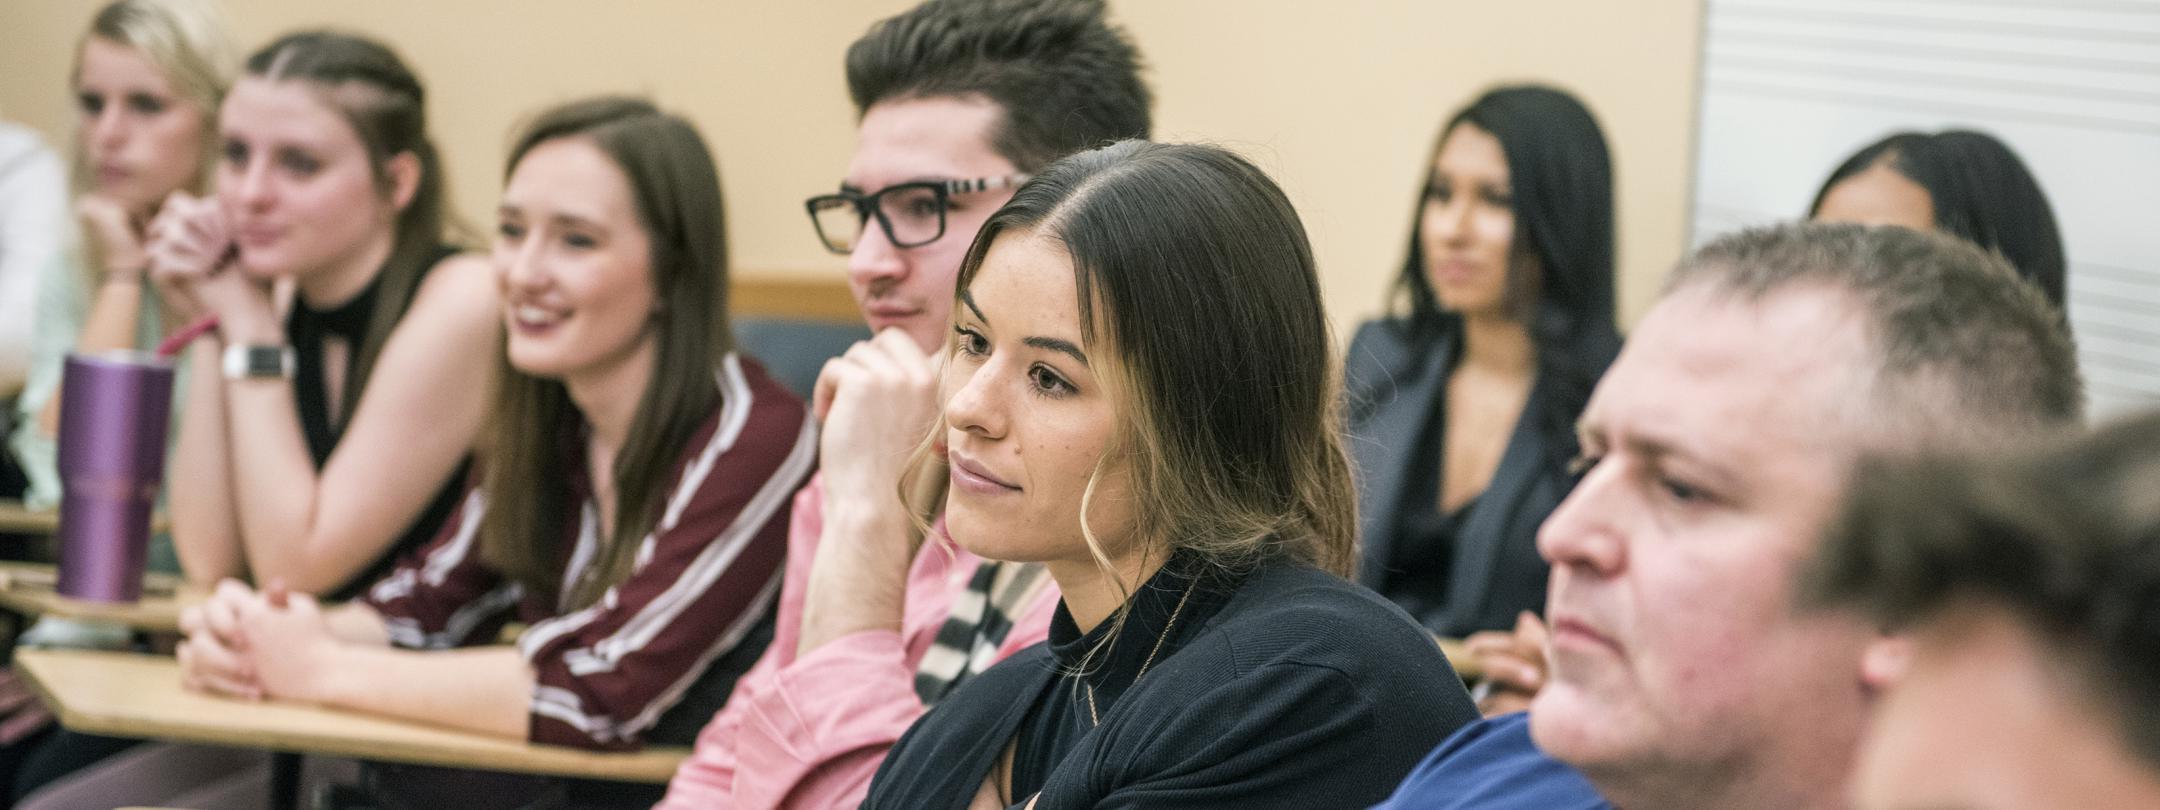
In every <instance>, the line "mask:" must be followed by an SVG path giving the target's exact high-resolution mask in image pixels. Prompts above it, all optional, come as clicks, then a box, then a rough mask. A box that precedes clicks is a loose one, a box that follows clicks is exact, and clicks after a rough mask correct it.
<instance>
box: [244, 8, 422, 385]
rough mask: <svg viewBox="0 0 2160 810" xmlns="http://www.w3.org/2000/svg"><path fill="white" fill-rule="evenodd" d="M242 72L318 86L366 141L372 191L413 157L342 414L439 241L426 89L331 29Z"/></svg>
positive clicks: (380, 52)
mask: <svg viewBox="0 0 2160 810" xmlns="http://www.w3.org/2000/svg"><path fill="white" fill-rule="evenodd" d="M246 70H247V75H249V76H253V77H257V78H261V79H266V80H269V81H300V82H305V83H308V84H311V85H313V86H314V87H315V89H316V90H317V91H318V92H317V93H316V97H317V98H320V99H322V102H323V104H324V105H326V106H328V107H329V108H330V109H333V110H336V111H338V112H339V113H340V114H342V115H344V117H345V122H346V123H348V124H350V125H352V128H353V132H354V133H356V134H358V135H359V136H360V143H361V145H363V146H364V147H366V148H367V153H368V165H369V167H370V168H371V169H372V170H373V171H374V175H375V186H376V190H377V191H378V192H379V193H382V194H384V195H388V194H389V193H390V189H391V184H392V180H391V177H390V160H391V159H392V158H395V157H397V156H398V155H403V154H410V155H412V156H413V157H415V158H417V159H418V160H419V162H420V183H419V186H418V187H417V188H415V189H414V190H413V196H412V200H411V201H409V202H408V203H406V205H405V209H404V210H403V211H400V212H398V217H397V230H396V233H395V235H394V236H393V238H392V241H391V246H390V258H389V260H387V261H385V262H383V267H382V271H381V273H380V274H379V275H377V276H376V284H377V285H378V286H377V287H376V294H375V295H376V297H375V311H374V312H373V313H372V314H370V315H369V316H368V327H367V332H366V334H365V335H363V336H362V337H361V339H360V345H358V346H356V347H354V349H353V375H352V379H350V380H347V381H346V383H345V394H344V396H343V397H342V398H343V400H344V402H343V403H342V404H341V405H340V406H339V408H338V413H344V414H350V413H352V412H353V410H354V408H356V407H357V406H358V405H359V404H360V394H361V393H362V392H363V391H365V390H367V381H368V377H369V376H370V375H372V374H374V372H375V360H376V358H377V357H379V356H380V355H381V354H382V349H383V344H385V343H388V342H389V340H390V333H391V332H392V331H393V330H395V329H396V328H397V324H398V321H399V320H401V319H403V318H404V317H405V311H406V310H407V309H410V308H411V307H412V302H413V297H414V296H415V295H416V294H418V293H419V291H420V279H421V277H422V276H425V275H426V274H427V271H428V268H429V267H431V266H433V265H434V263H435V259H436V256H437V254H438V253H439V252H440V251H441V249H442V246H443V239H444V237H443V234H444V228H445V221H446V220H447V219H448V218H449V213H448V203H447V202H445V200H444V199H443V168H442V159H441V158H440V157H438V156H437V155H436V153H435V144H434V143H432V142H430V141H429V140H428V137H427V92H426V91H425V90H424V89H422V88H421V86H420V79H419V77H417V76H414V75H413V72H412V69H411V68H408V67H406V66H405V61H404V60H402V59H399V58H398V55H397V52H395V51H392V50H390V48H389V46H386V45H384V44H382V43H380V42H376V41H375V40H372V39H368V38H367V37H363V36H360V35H357V34H347V33H341V32H336V31H302V32H298V33H292V34H286V35H285V36H282V37H278V38H277V40H275V41H273V42H271V43H270V44H268V45H265V46H263V47H262V49H261V50H258V51H256V52H255V53H254V55H252V56H249V57H248V60H247V68H246Z"/></svg>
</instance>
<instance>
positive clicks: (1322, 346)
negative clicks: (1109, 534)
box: [911, 141, 1357, 579]
mask: <svg viewBox="0 0 2160 810" xmlns="http://www.w3.org/2000/svg"><path fill="white" fill-rule="evenodd" d="M1023 230H1027V231H1034V232H1036V233H1037V234H1038V235H1040V236H1047V237H1049V238H1053V239H1056V240H1058V241H1059V242H1060V243H1062V244H1063V245H1064V247H1065V249H1066V251H1067V252H1068V253H1069V254H1070V255H1071V256H1072V260H1073V273H1074V280H1075V281H1076V283H1077V287H1078V290H1079V306H1080V327H1081V339H1082V341H1083V342H1084V343H1085V344H1086V345H1087V348H1088V350H1089V356H1090V357H1101V358H1104V359H1105V360H1106V361H1107V362H1103V363H1101V364H1100V365H1099V366H1098V370H1099V373H1101V374H1102V378H1103V380H1104V382H1105V386H1106V388H1107V389H1109V390H1111V391H1112V392H1113V399H1114V401H1115V402H1116V408H1117V412H1118V417H1117V419H1118V427H1117V431H1116V434H1115V437H1114V438H1113V440H1112V442H1111V444H1112V447H1111V449H1110V450H1109V451H1108V452H1106V453H1105V454H1104V456H1103V460H1102V461H1101V462H1100V463H1099V464H1098V466H1097V468H1096V470H1095V477H1094V478H1091V479H1090V483H1089V487H1088V491H1089V492H1090V493H1092V492H1093V491H1094V481H1096V480H1099V479H1100V477H1101V475H1102V474H1103V472H1104V471H1105V469H1114V468H1116V467H1113V465H1118V466H1122V468H1123V469H1126V470H1130V471H1131V474H1132V481H1133V490H1134V492H1133V503H1134V520H1135V522H1134V527H1135V533H1134V537H1135V538H1137V539H1138V540H1139V541H1140V542H1141V543H1143V544H1145V545H1143V546H1141V547H1140V548H1141V549H1142V551H1143V553H1146V554H1157V553H1160V554H1162V555H1163V556H1162V557H1161V558H1162V559H1167V556H1168V555H1169V554H1171V553H1175V552H1179V551H1184V552H1188V553H1190V554H1191V555H1193V556H1195V557H1197V558H1199V559H1200V560H1202V561H1204V562H1206V563H1209V564H1213V565H1215V566H1218V567H1224V568H1243V567H1247V566H1250V565H1253V564H1256V563H1258V562H1260V561H1263V560H1265V559H1267V558H1270V557H1288V558H1290V559H1294V560H1297V561H1300V562H1303V563H1305V564H1308V565H1312V566H1314V567H1317V568H1321V569H1323V570H1326V571H1329V572H1331V573H1334V574H1337V575H1339V576H1345V577H1347V576H1349V575H1350V573H1351V570H1352V567H1353V566H1354V565H1355V564H1356V559H1357V554H1356V540H1357V500H1356V494H1355V493H1356V490H1355V488H1354V486H1353V484H1352V482H1351V473H1350V461H1349V458H1348V456H1346V455H1345V454H1344V451H1343V439H1342V435H1341V432H1340V430H1339V427H1338V425H1339V421H1338V417H1337V413H1338V409H1339V408H1340V398H1341V396H1340V387H1341V386H1340V379H1339V374H1338V373H1337V369H1336V361H1335V352H1334V340H1333V337H1332V333H1331V332H1330V330H1329V328H1328V323H1327V314H1326V312H1325V311H1324V309H1323V308H1322V306H1321V299H1320V284H1319V278H1318V275H1317V274H1316V273H1315V271H1314V263H1313V255H1312V248H1311V246H1310V245H1309V243H1308V242H1307V241H1306V238H1305V228H1304V225H1303V224H1302V223H1301V222H1300V221H1299V219H1298V215H1297V211H1296V210H1295V209H1293V208H1292V207H1291V205H1290V201H1289V199H1288V198H1286V197H1285V196H1284V195H1283V193H1282V190H1281V189H1280V188H1278V187H1277V186H1276V185H1275V183H1274V181H1272V180H1270V179H1268V177H1267V175H1266V174H1265V173H1263V172H1262V171H1260V169H1259V168H1257V167H1255V166H1253V165H1252V164H1251V163H1250V162H1247V161H1246V160H1245V159H1243V158H1241V157H1238V156H1237V155H1235V154H1232V153H1231V152H1229V151H1227V150H1224V149H1220V148H1217V147H1212V146H1202V145H1184V144H1176V145H1172V144H1155V143H1148V142H1145V141H1123V142H1120V143H1117V144H1114V145H1111V146H1108V147H1104V148H1102V149H1097V150H1094V151H1090V152H1082V153H1080V154H1077V155H1074V156H1072V157H1068V158H1066V159H1064V160H1060V161H1058V162H1056V163H1054V164H1051V165H1050V167H1049V168H1047V169H1045V170H1044V171H1043V172H1042V173H1041V174H1038V175H1036V177H1035V179H1033V180H1031V181H1029V182H1028V183H1027V184H1026V185H1025V186H1022V187H1021V188H1020V190H1019V191H1018V192H1017V193H1015V194H1014V195H1013V198H1012V201H1011V202H1009V203H1006V205H1005V207H1004V208H1001V209H999V210H998V212H997V213H996V214H993V215H992V216H991V217H990V219H989V221H988V222H986V223H985V224H984V225H983V228H982V231H981V232H980V233H979V234H978V235H977V236H976V238H975V243H974V244H973V245H972V246H971V247H970V248H969V250H968V255H967V259H966V260H965V262H964V263H962V265H961V268H960V276H959V283H958V286H957V288H956V289H957V290H965V289H967V286H968V284H969V282H970V281H971V280H973V279H974V277H975V274H976V273H977V272H979V271H980V270H981V269H982V262H983V258H984V256H985V255H987V254H988V252H989V248H990V245H991V243H992V242H993V241H995V240H996V239H997V238H998V236H999V235H1000V234H1003V233H1005V232H1007V231H1023ZM956 310H957V308H956ZM1098 347H1101V348H1106V349H1107V351H1098ZM911 504H912V505H913V506H914V508H915V511H916V512H917V513H918V514H920V513H921V512H922V511H923V509H924V507H925V506H926V505H924V504H922V503H920V502H919V501H911ZM1085 512H1086V508H1085V506H1083V508H1082V513H1083V517H1082V520H1083V529H1085V525H1084V522H1085ZM1084 533H1085V534H1086V535H1087V539H1088V543H1089V546H1090V550H1091V552H1092V553H1093V554H1094V555H1095V557H1096V560H1097V562H1098V563H1101V564H1105V565H1106V566H1107V560H1108V557H1107V554H1106V553H1105V551H1104V549H1103V548H1102V546H1101V544H1100V543H1099V542H1098V541H1097V539H1096V538H1095V537H1094V536H1093V533H1092V532H1084ZM1113 579H1115V578H1114V577H1113Z"/></svg>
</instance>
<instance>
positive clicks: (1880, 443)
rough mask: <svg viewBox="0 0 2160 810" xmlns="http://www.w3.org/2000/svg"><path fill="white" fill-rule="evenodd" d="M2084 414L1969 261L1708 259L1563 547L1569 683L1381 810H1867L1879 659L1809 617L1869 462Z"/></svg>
mask: <svg viewBox="0 0 2160 810" xmlns="http://www.w3.org/2000/svg"><path fill="white" fill-rule="evenodd" d="M2083 402H2084V398H2083V387H2082V384H2081V382H2080V381H2079V378H2078V375H2077V368H2076V360H2075V358H2074V356H2073V353H2072V350H2071V345H2070V340H2069V337H2068V335H2067V333H2066V332H2065V331H2064V328H2063V325H2062V323H2061V320H2060V318H2059V317H2058V316H2057V315H2056V314H2055V313H2054V311H2053V310H2052V309H2051V308H2050V307H2049V306H2048V305H2047V303H2046V301H2045V300H2044V299H2043V298H2042V297H2041V296H2040V294H2039V293H2038V292H2037V291H2036V290H2034V289H2032V288H2031V287H2029V286H2027V285H2025V284H2024V283H2022V282H2020V281H2018V280H2017V278H2016V276H2015V275H2014V273H2013V272H2012V271H2011V270H2010V268H2009V267H2008V266H2006V265H2005V264H2003V262H2002V260H2000V259H1998V258H1995V257H1993V256H1990V255H1988V254H1985V253H1983V252H1981V251H1980V250H1979V249H1978V248H1975V247H1973V246H1971V245H1968V244H1964V243H1962V242H1958V241H1955V240H1953V239H1950V238H1947V237H1941V236H1935V235H1930V234H1922V233H1917V232H1914V231H1908V230H1903V229H1897V228H1862V227H1858V226H1849V225H1848V226H1831V225H1791V226H1783V227H1777V228H1768V229H1761V230H1751V231H1746V232H1742V233H1739V234H1734V235H1731V236H1727V237H1725V238H1722V239H1719V240H1717V241H1715V242H1713V243H1711V244H1710V245H1708V246H1706V247H1704V248H1703V249H1701V250H1699V251H1697V252H1696V253H1695V254H1694V255H1693V256H1691V257H1689V258H1688V259H1687V260H1686V261H1685V262H1683V263H1682V264H1681V266H1680V268H1679V269H1678V270H1677V271H1676V272H1675V273H1674V275H1673V277H1672V279H1671V280H1670V281H1669V282H1668V284H1667V286H1666V289H1665V292H1664V294H1663V297H1662V298H1661V300H1660V301H1659V302H1658V304H1657V305H1656V306H1655V307H1654V308H1653V309H1652V310H1651V311H1650V312H1649V314H1647V315H1645V316H1644V318H1643V320H1642V322H1641V323H1640V324H1639V325H1637V327H1636V329H1635V331H1634V333H1633V334H1632V335H1631V336H1630V338H1629V340H1628V344H1627V346H1626V348H1625V349H1624V350H1623V351H1622V353H1621V355H1620V357H1619V359H1618V360H1617V361H1616V362H1615V363H1614V365H1613V367H1612V369H1611V370H1610V371H1608V372H1607V373H1606V376H1605V378H1604V380H1603V381H1601V382H1600V383H1599V384H1598V388H1597V391H1596V393H1595V394H1594V395H1593V396H1592V397H1591V399H1590V403H1589V406H1588V408H1587V409H1586V410H1585V412H1584V415H1583V418H1582V423H1581V427H1580V432H1581V435H1582V446H1583V448H1584V450H1583V452H1584V467H1585V469H1586V472H1585V474H1584V477H1583V479H1582V481H1581V483H1580V484H1578V485H1577V486H1576V488H1575V490H1574V491H1573V493H1572V494H1570V495H1569V496H1568V498H1567V500H1566V501H1565V502H1564V503H1562V504H1561V506H1560V508H1559V509H1558V510H1557V511H1555V512H1554V513H1553V515H1552V517H1551V518H1549V519H1548V520H1547V521H1546V523H1545V525H1544V527H1543V528H1542V529H1541V530H1540V532H1539V536H1538V550H1539V552H1540V553H1541V554H1542V555H1543V556H1544V557H1545V558H1546V559H1547V560H1548V561H1550V562H1551V563H1552V565H1553V573H1552V585H1551V591H1550V597H1549V602H1548V606H1547V613H1546V615H1547V617H1548V621H1549V622H1550V625H1551V642H1550V656H1551V660H1552V670H1551V677H1550V683H1548V684H1547V685H1546V686H1545V687H1544V688H1543V689H1542V690H1541V691H1540V692H1539V693H1538V695H1537V698H1536V699H1535V701H1534V702H1533V703H1532V705H1531V710H1530V713H1529V714H1528V716H1527V719H1526V718H1525V716H1524V715H1521V714H1514V715H1505V716H1502V717H1497V718H1493V719H1490V720H1486V721H1481V722H1480V723H1478V724H1475V725H1473V726H1471V727H1470V728H1467V729H1465V730H1464V731H1462V732H1459V733H1458V735H1457V736H1456V737H1455V738H1453V739H1450V740H1449V741H1448V742H1447V743H1445V744H1443V745H1442V746H1441V748H1440V749H1438V750H1437V751H1435V752H1434V754H1433V755H1432V756H1431V757H1428V758H1427V760H1426V762H1425V763H1423V764H1421V765H1420V766H1419V769H1418V771H1417V772H1415V773H1413V774H1412V775H1411V777H1410V778H1409V779H1408V780H1407V781H1405V782H1404V783H1403V785H1402V786H1401V788H1399V789H1398V791H1397V793H1396V795H1395V796H1394V797H1393V798H1391V799H1390V800H1389V801H1388V803H1387V804H1385V805H1383V806H1386V807H1406V808H1407V807H1420V808H1426V807H1465V808H1467V807H1480V808H1495V807H1540V808H1545V807H1597V806H1604V805H1605V804H1606V803H1608V802H1609V803H1610V804H1612V805H1618V806H1621V807H1657V808H1689V807H1704V808H1756V807H1778V808H1811V807H1837V806H1840V805H1842V803H1843V799H1844V784H1845V782H1846V779H1847V772H1848V769H1849V768H1850V765H1851V762H1852V756H1853V750H1854V746H1855V744H1856V742H1857V740H1858V738H1859V735H1860V730H1861V727H1862V725H1863V723H1864V721H1865V718H1866V711H1867V707H1868V702H1869V700H1870V697H1871V694H1872V693H1873V691H1874V690H1875V689H1876V688H1878V687H1879V686H1880V680H1881V678H1880V676H1881V675H1882V673H1880V672H1875V671H1870V670H1869V669H1868V668H1867V667H1866V666H1864V662H1865V661H1876V660H1881V659H1880V657H1879V656H1878V657H1871V656H1868V655H1865V653H1866V652H1867V650H1868V649H1869V647H1870V645H1871V644H1873V643H1875V642H1877V641H1879V640H1880V634H1879V633H1878V632H1877V631H1876V629H1875V626H1874V625H1872V624H1871V623H1869V622H1867V621H1865V620H1864V619H1862V618H1860V617H1858V616H1855V615H1852V614H1850V613H1839V612H1817V613H1806V614H1803V613H1797V612H1796V611H1795V610H1794V604H1795V603H1794V599H1793V593H1794V574H1795V571H1796V570H1797V568H1798V563H1799V561H1800V560H1801V559H1804V558H1805V557H1806V556H1807V555H1808V554H1809V552H1810V551H1811V550H1812V549H1813V547H1814V546H1815V545H1816V543H1817V537H1818V536H1819V535H1820V533H1821V531H1822V530H1823V528H1824V526H1825V525H1826V524H1827V523H1828V522H1829V520H1830V518H1831V516H1832V514H1833V512H1834V510H1835V507H1836V504H1837V502H1838V499H1839V497H1840V495H1841V493H1842V490H1843V488H1844V486H1845V483H1846V479H1847V477H1848V475H1849V473H1850V472H1851V470H1852V468H1853V465H1854V463H1855V462H1856V460H1857V459H1858V458H1859V457H1860V455H1861V454H1862V453H1866V452H1888V453H1904V452H1911V451H1916V450H1923V449H1926V448H1931V447H1941V446H1958V445H1962V444H1967V443H1970V442H1973V441H1975V440H1979V439H1994V440H1999V439H2000V438H2002V437H2006V436H2013V435H2019V434H2027V433H2032V432H2036V431H2039V430H2043V429H2046V428H2048V427H2050V426H2055V425H2061V424H2066V423H2071V422H2074V421H2075V420H2076V419H2078V417H2079V414H2080V413H2081V412H2082V409H2083Z"/></svg>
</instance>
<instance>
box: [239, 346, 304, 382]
mask: <svg viewBox="0 0 2160 810" xmlns="http://www.w3.org/2000/svg"><path fill="white" fill-rule="evenodd" d="M224 360H225V376H227V377H230V378H232V379H236V380H237V379H242V378H246V377H290V376H292V368H293V353H292V349H291V348H288V347H285V346H228V347H226V349H225V358H224Z"/></svg>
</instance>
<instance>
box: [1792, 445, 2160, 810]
mask: <svg viewBox="0 0 2160 810" xmlns="http://www.w3.org/2000/svg"><path fill="white" fill-rule="evenodd" d="M1828 538H1829V539H1828V540H1826V541H1825V547H1824V549H1823V551H1822V555H1821V556H1820V557H1818V558H1817V563H1816V565H1815V566H1813V570H1812V571H1811V572H1810V573H1811V576H1810V577H1809V578H1808V582H1807V585H1808V587H1807V589H1806V590H1807V591H1808V592H1809V594H1810V595H1811V596H1812V600H1811V601H1813V602H1815V603H1817V604H1821V605H1826V606H1833V607H1859V608H1861V609H1863V610H1864V611H1865V612H1866V613H1867V614H1868V615H1869V616H1871V617H1873V618H1874V619H1875V621H1877V622H1879V623H1880V624H1881V625H1882V626H1884V627H1889V628H1893V629H1895V630H1896V631H1898V632H1899V633H1900V634H1902V636H1903V637H1904V638H1905V639H1906V640H1907V641H1908V643H1909V644H1910V647H1909V655H1908V656H1907V657H1906V658H1905V660H1904V663H1903V667H1902V670H1901V672H1900V673H1899V675H1898V677H1897V679H1896V682H1895V685H1894V686H1892V687H1891V688H1890V689H1889V690H1888V691H1887V692H1886V693H1885V694H1884V696H1883V697H1882V698H1881V699H1880V700H1878V701H1877V702H1876V704H1875V707H1874V709H1873V716H1872V718H1871V719H1870V721H1869V724H1868V734H1867V739H1866V741H1865V742H1864V743H1863V744H1862V745H1861V747H1860V758H1859V763H1858V765H1856V766H1855V769H1854V771H1855V773H1854V778H1853V783H1852V793H1851V795H1852V797H1853V803H1854V804H1855V805H1856V806H1857V807H1860V808H1865V809H1866V810H1878V809H1879V810H1904V809H1909V808H1940V807H1964V808H1973V810H1985V808H2017V807H2160V621H2155V615H2156V613H2155V611H2156V608H2160V414H2154V415H2148V416H2145V417H2143V418H2140V419H2136V420H2133V421H2129V422H2125V423H2122V424H2119V425H2116V426H2112V427H2110V428H2107V429H2105V430H2102V431H2100V432H2098V433H2095V434H2093V435H2090V436H2085V437H2080V438H2077V439H2075V440H2073V441H2065V442H2062V443H2060V444H2056V445H2052V446H2048V447H2044V448H2042V449H2039V450H2036V451H2028V452H2025V453H2018V454H2014V455H2011V456H2008V457H1997V458H1989V459H1959V458H1935V459H1927V460H1922V461H1910V462H1903V463H1900V462H1896V461H1883V462H1879V463H1871V464H1868V465H1866V466H1864V467H1863V468H1862V470H1861V472H1860V473H1859V475H1857V476H1856V477H1855V479H1854V483H1853V489H1852V496H1851V500H1849V501H1848V502H1847V505H1846V509H1845V512H1844V516H1843V518H1842V519H1841V520H1840V521H1839V523H1838V526H1837V528H1835V529H1833V530H1832V531H1831V532H1830V533H1829V535H1828ZM2035 752H2044V756H2035V755H2034V754H2035Z"/></svg>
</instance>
